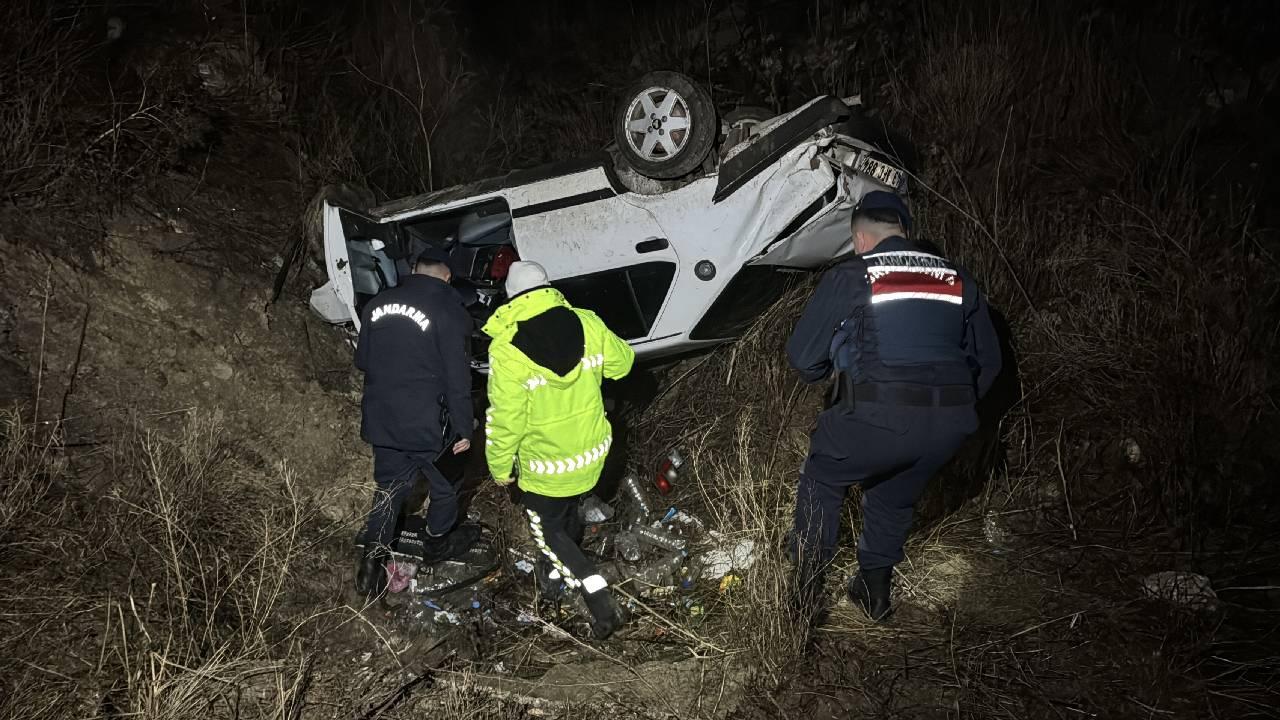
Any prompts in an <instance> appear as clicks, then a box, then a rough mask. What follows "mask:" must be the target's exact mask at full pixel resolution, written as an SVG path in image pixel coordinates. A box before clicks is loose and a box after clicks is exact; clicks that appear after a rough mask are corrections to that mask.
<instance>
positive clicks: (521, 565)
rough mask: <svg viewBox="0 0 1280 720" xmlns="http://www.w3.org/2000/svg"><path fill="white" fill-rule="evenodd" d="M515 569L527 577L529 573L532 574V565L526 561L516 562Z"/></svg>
mask: <svg viewBox="0 0 1280 720" xmlns="http://www.w3.org/2000/svg"><path fill="white" fill-rule="evenodd" d="M516 569H517V570H519V571H520V572H522V573H524V574H526V575H528V574H529V573H531V572H533V563H531V562H529V561H528V560H517V561H516Z"/></svg>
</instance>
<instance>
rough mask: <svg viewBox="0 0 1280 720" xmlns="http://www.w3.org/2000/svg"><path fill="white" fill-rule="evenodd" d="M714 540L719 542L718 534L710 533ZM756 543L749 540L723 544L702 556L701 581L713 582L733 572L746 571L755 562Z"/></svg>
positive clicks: (719, 536)
mask: <svg viewBox="0 0 1280 720" xmlns="http://www.w3.org/2000/svg"><path fill="white" fill-rule="evenodd" d="M710 535H711V537H712V538H713V539H715V540H721V538H722V536H721V535H720V534H719V533H710ZM755 551H756V541H755V540H751V539H749V538H748V539H745V540H739V541H737V542H733V543H724V544H721V545H719V546H718V547H714V548H712V549H710V550H708V551H707V552H705V553H703V554H702V562H703V567H702V579H704V580H715V579H718V578H722V577H724V576H725V575H728V574H729V573H731V572H733V571H734V570H739V571H741V570H748V569H750V568H751V566H752V565H754V564H755V562H756V555H755Z"/></svg>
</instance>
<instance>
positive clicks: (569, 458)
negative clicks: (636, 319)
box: [484, 262, 635, 640]
mask: <svg viewBox="0 0 1280 720" xmlns="http://www.w3.org/2000/svg"><path fill="white" fill-rule="evenodd" d="M506 290H507V297H508V298H509V301H508V302H507V304H506V305H504V306H503V307H501V308H499V309H498V310H497V312H495V313H494V314H493V317H491V318H490V319H489V321H488V322H487V323H485V326H484V332H485V333H487V334H488V335H489V336H490V337H492V338H493V343H492V344H491V345H490V346H489V411H488V415H487V417H486V426H485V427H486V435H487V440H486V442H485V459H486V460H487V461H488V465H489V472H491V473H492V474H493V478H494V480H495V481H496V482H497V483H498V484H499V485H510V484H511V483H512V482H513V481H515V477H516V476H518V478H519V489H520V490H521V499H520V502H521V504H522V505H523V506H524V510H525V513H526V515H527V516H528V519H529V526H530V528H531V529H532V531H533V537H534V540H535V541H536V542H537V544H538V548H539V549H540V550H541V551H542V553H543V554H544V555H546V558H547V560H549V561H550V563H551V566H552V568H554V571H555V572H557V573H559V575H560V577H561V578H562V579H563V580H564V582H565V584H566V585H567V586H568V587H570V588H573V589H577V590H579V591H580V592H581V593H582V596H583V598H584V599H585V600H586V604H587V608H588V609H589V610H590V612H591V618H592V619H591V630H592V633H593V634H594V635H595V636H596V638H598V639H601V640H603V639H604V638H607V637H608V636H609V635H611V634H612V633H613V632H614V631H615V630H617V629H618V627H619V626H620V625H621V624H622V619H621V617H620V615H619V612H618V606H617V604H616V603H615V602H614V600H613V595H612V593H611V592H610V591H609V588H608V584H607V583H606V582H605V580H604V578H603V577H601V576H600V574H599V573H598V572H597V571H596V568H595V566H594V564H592V562H591V561H590V560H589V559H588V558H587V556H586V555H585V554H584V553H583V552H582V548H581V547H580V545H579V543H581V541H582V526H581V523H580V522H579V520H578V504H579V502H580V501H581V499H582V498H583V496H584V495H586V494H587V493H589V492H590V491H591V490H592V489H593V488H594V487H595V485H596V482H597V481H598V480H599V479H600V471H601V469H602V468H603V467H604V461H605V457H606V456H607V455H608V453H609V446H610V445H611V444H612V442H613V434H612V432H613V431H612V428H611V427H610V426H609V421H608V419H606V418H605V413H604V401H603V400H602V398H601V396H600V384H601V382H602V381H603V380H604V379H605V378H609V379H617V378H621V377H623V376H624V375H626V374H627V373H628V372H630V371H631V365H632V363H633V362H634V360H635V352H634V351H633V350H632V349H631V347H630V346H628V345H627V343H626V342H625V341H623V340H622V339H621V338H619V337H618V336H617V335H614V334H613V333H612V332H611V331H610V330H609V328H607V327H605V324H604V322H602V321H601V320H600V318H599V317H597V316H596V314H595V313H593V312H590V311H588V310H580V309H577V308H574V307H572V306H571V305H569V303H568V301H566V300H565V298H564V296H563V295H561V294H560V291H558V290H555V289H553V288H551V287H550V286H549V285H548V282H547V274H546V271H545V270H543V268H542V266H541V265H538V264H537V263H532V262H516V263H513V264H512V265H511V270H510V273H509V274H508V276H507V283H506ZM513 466H514V468H515V471H514V473H513Z"/></svg>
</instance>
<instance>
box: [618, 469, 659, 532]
mask: <svg viewBox="0 0 1280 720" xmlns="http://www.w3.org/2000/svg"><path fill="white" fill-rule="evenodd" d="M622 491H623V494H624V495H625V496H626V497H627V499H628V500H629V501H630V502H631V504H632V505H633V506H634V510H635V516H636V520H637V521H638V522H641V523H643V522H646V521H647V520H648V519H649V516H650V515H652V514H653V501H652V500H650V499H649V493H648V492H647V491H646V490H645V489H644V486H643V485H641V484H640V478H638V477H636V474H635V473H627V475H626V477H624V478H622Z"/></svg>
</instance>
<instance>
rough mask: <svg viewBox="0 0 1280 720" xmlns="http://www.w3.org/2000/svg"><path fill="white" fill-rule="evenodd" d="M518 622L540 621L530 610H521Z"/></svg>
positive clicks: (526, 623) (527, 623)
mask: <svg viewBox="0 0 1280 720" xmlns="http://www.w3.org/2000/svg"><path fill="white" fill-rule="evenodd" d="M516 622H518V623H520V624H522V625H532V624H534V623H536V622H538V617H537V616H536V615H534V614H533V613H531V612H529V611H528V610H521V611H520V614H519V615H516Z"/></svg>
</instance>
